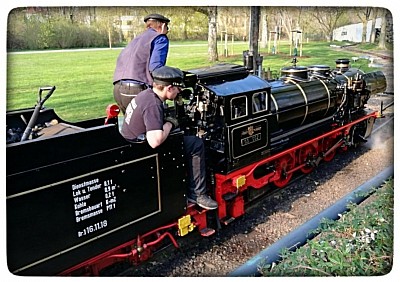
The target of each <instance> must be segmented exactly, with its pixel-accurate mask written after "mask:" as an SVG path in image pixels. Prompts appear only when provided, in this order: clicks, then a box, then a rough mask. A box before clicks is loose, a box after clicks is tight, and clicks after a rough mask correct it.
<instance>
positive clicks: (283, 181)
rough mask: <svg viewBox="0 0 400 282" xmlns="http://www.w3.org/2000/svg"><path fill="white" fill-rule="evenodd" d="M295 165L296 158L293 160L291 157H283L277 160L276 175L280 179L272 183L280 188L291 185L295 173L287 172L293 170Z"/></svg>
mask: <svg viewBox="0 0 400 282" xmlns="http://www.w3.org/2000/svg"><path fill="white" fill-rule="evenodd" d="M294 165H295V161H294V158H292V157H291V156H289V155H286V156H283V157H282V158H280V159H278V160H276V161H275V169H276V172H275V173H276V174H278V175H279V179H277V180H274V181H273V182H272V183H273V184H274V185H275V186H276V187H278V188H283V187H285V186H286V185H287V184H288V183H289V181H290V179H291V178H292V175H293V173H287V172H288V171H290V170H291V169H293V168H294Z"/></svg>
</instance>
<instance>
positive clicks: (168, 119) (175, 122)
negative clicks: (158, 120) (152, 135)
mask: <svg viewBox="0 0 400 282" xmlns="http://www.w3.org/2000/svg"><path fill="white" fill-rule="evenodd" d="M164 122H169V123H171V124H172V128H171V131H172V130H174V129H175V128H178V127H179V122H178V120H177V119H176V118H173V117H166V118H165V119H164Z"/></svg>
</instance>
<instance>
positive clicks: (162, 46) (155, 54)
mask: <svg viewBox="0 0 400 282" xmlns="http://www.w3.org/2000/svg"><path fill="white" fill-rule="evenodd" d="M151 47H152V51H151V56H150V62H149V70H150V72H153V71H154V70H155V69H157V68H159V67H162V66H165V63H166V62H167V55H168V48H169V40H168V38H167V37H166V36H158V37H156V38H155V39H154V41H153V42H152V43H151Z"/></svg>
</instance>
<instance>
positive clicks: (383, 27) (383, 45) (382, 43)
mask: <svg viewBox="0 0 400 282" xmlns="http://www.w3.org/2000/svg"><path fill="white" fill-rule="evenodd" d="M386 13H387V10H384V11H383V13H382V21H381V33H380V35H379V48H381V49H383V50H386Z"/></svg>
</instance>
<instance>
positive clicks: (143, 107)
mask: <svg viewBox="0 0 400 282" xmlns="http://www.w3.org/2000/svg"><path fill="white" fill-rule="evenodd" d="M152 76H153V87H152V88H148V89H146V90H144V91H142V92H140V93H139V94H138V95H137V96H136V98H135V99H132V100H131V102H130V103H129V104H128V106H127V108H126V113H125V116H124V122H123V124H122V128H121V134H122V136H123V137H124V138H125V139H127V140H128V141H136V140H138V139H141V136H145V139H146V140H147V142H148V144H149V145H150V146H151V147H152V148H156V147H158V146H160V145H161V144H162V143H163V142H164V141H165V140H166V139H167V137H168V135H169V133H170V132H171V131H172V130H174V129H175V128H178V127H179V123H178V121H177V120H176V119H175V118H172V117H168V118H164V102H165V101H166V100H174V99H175V98H176V96H177V95H178V93H179V92H181V90H182V88H183V87H185V85H184V81H183V79H184V75H183V72H182V71H181V70H180V69H177V68H173V67H169V66H162V67H160V68H158V69H155V70H154V71H153V73H152ZM183 144H184V148H185V156H186V158H187V161H188V175H189V179H190V181H189V187H188V189H189V191H188V201H190V202H192V203H196V204H198V205H199V206H200V207H202V208H204V209H208V210H212V209H216V208H217V207H218V204H217V202H216V201H214V200H213V199H211V198H210V197H209V196H208V195H207V194H206V192H207V187H206V166H205V155H204V144H203V141H202V140H201V139H200V138H198V137H196V136H184V140H183Z"/></svg>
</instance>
